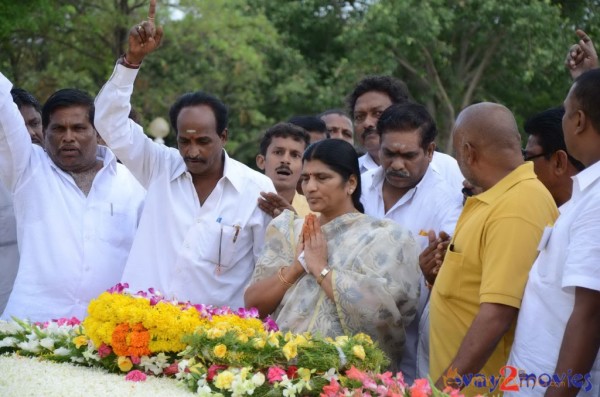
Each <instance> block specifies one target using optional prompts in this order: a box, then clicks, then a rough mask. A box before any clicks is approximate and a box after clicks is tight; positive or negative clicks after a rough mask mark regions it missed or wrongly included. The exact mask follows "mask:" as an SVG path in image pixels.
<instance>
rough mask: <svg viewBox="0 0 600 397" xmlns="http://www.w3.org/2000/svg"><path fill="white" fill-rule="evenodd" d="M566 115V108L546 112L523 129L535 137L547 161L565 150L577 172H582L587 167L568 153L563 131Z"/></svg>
mask: <svg viewBox="0 0 600 397" xmlns="http://www.w3.org/2000/svg"><path fill="white" fill-rule="evenodd" d="M564 115H565V108H564V107H562V106H559V107H555V108H550V109H547V110H544V111H543V112H541V113H538V114H535V115H533V116H532V117H530V118H529V119H527V121H525V124H524V125H523V129H524V130H525V133H526V134H527V135H533V136H535V137H536V138H537V141H538V143H539V145H540V146H541V147H542V152H543V153H544V157H545V158H546V159H549V158H550V157H551V156H552V155H553V154H554V153H556V152H557V151H559V150H564V151H565V153H567V157H568V159H569V161H570V162H571V164H573V166H574V167H575V168H576V169H577V171H581V170H583V169H584V168H585V166H584V165H583V164H581V162H579V161H578V160H577V159H575V158H574V157H573V156H571V155H570V154H569V152H568V151H567V145H566V144H565V135H564V133H563V129H562V118H563V116H564Z"/></svg>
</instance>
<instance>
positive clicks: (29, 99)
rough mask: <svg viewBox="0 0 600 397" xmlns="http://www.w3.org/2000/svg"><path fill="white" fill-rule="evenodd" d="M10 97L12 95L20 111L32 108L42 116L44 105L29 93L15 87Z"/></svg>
mask: <svg viewBox="0 0 600 397" xmlns="http://www.w3.org/2000/svg"><path fill="white" fill-rule="evenodd" d="M10 95H12V98H13V102H14V103H16V104H17V107H18V108H19V109H21V108H22V107H23V106H31V107H33V108H34V109H35V110H36V111H37V112H38V113H39V114H42V105H41V104H40V103H39V101H38V100H37V99H36V98H35V97H34V96H33V95H32V94H31V93H30V92H29V91H25V90H24V89H22V88H16V87H15V88H13V89H12V90H10Z"/></svg>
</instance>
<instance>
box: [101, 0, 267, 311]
mask: <svg viewBox="0 0 600 397" xmlns="http://www.w3.org/2000/svg"><path fill="white" fill-rule="evenodd" d="M155 9H156V1H155V0H152V1H151V2H150V11H149V15H148V19H147V20H146V21H144V22H142V23H141V24H139V25H136V26H134V27H133V28H132V29H131V30H130V32H129V46H128V49H127V53H126V54H125V55H123V56H122V57H121V58H120V59H119V61H118V62H117V65H116V67H115V70H114V72H113V75H112V76H111V78H110V79H109V81H108V82H107V83H106V85H105V86H104V87H103V88H102V90H101V91H100V93H99V94H98V97H97V98H96V109H97V111H96V126H97V128H98V131H99V133H100V135H101V136H102V138H104V140H105V141H106V143H107V144H108V146H109V147H110V148H111V149H112V150H113V151H114V152H115V154H116V155H117V157H118V158H119V159H120V160H121V161H122V162H123V164H125V166H127V167H128V168H129V169H130V170H131V172H132V173H133V174H134V175H135V176H136V177H137V178H138V180H139V181H140V182H141V183H142V185H143V186H144V187H145V188H146V189H147V190H148V195H147V201H146V206H145V207H144V212H143V214H142V220H141V223H140V228H139V230H138V234H137V235H136V238H135V241H134V243H133V247H132V251H131V255H130V257H129V260H128V262H127V265H126V267H125V272H124V274H123V281H124V282H128V283H129V285H130V287H131V288H133V289H136V290H139V289H147V288H150V287H153V288H157V289H159V290H160V291H162V292H163V293H164V294H165V295H166V296H168V297H170V298H171V297H172V298H177V299H178V300H189V301H192V302H195V303H203V304H212V305H228V306H231V307H233V308H238V307H242V306H244V299H243V289H244V287H245V286H246V284H247V283H248V281H249V280H250V276H251V275H252V272H253V270H254V264H255V261H256V258H257V257H258V255H259V254H260V250H261V248H262V245H263V239H264V232H265V228H266V226H267V223H268V222H269V221H270V220H271V217H270V216H268V215H267V214H265V213H263V212H262V211H261V210H260V209H259V208H258V206H257V198H258V197H259V194H260V192H261V191H265V192H274V191H275V188H274V186H273V183H272V182H271V180H270V179H269V178H268V177H266V176H264V175H262V174H260V173H258V172H256V171H253V170H251V169H250V168H248V167H246V166H245V165H243V164H241V163H239V162H238V161H236V160H234V159H232V158H230V157H229V156H228V155H227V153H226V152H225V150H224V149H223V146H224V145H225V143H226V142H227V134H228V131H227V108H226V107H225V105H224V104H223V103H222V102H221V101H220V100H219V99H217V98H216V97H214V96H212V95H210V94H207V93H204V92H202V91H198V92H193V93H187V94H184V95H183V96H181V97H180V98H179V99H178V100H177V101H176V102H175V104H174V105H173V106H172V107H171V110H170V112H169V116H170V120H171V125H172V127H173V128H174V129H175V130H176V131H177V145H178V149H174V148H169V147H166V146H164V145H160V144H156V143H154V142H153V141H152V140H151V139H149V138H148V137H146V135H145V134H144V131H143V129H142V127H141V126H139V125H138V124H136V123H135V122H133V121H132V120H130V119H128V117H127V116H128V114H129V109H130V107H131V105H130V97H131V94H132V92H133V83H134V80H135V78H136V76H137V73H138V71H139V68H140V65H141V63H142V61H143V60H144V58H145V57H146V56H147V55H148V54H150V53H151V52H153V51H154V50H156V48H157V47H158V46H159V44H160V42H161V39H162V36H163V31H162V28H161V27H157V26H155V24H154V15H155Z"/></svg>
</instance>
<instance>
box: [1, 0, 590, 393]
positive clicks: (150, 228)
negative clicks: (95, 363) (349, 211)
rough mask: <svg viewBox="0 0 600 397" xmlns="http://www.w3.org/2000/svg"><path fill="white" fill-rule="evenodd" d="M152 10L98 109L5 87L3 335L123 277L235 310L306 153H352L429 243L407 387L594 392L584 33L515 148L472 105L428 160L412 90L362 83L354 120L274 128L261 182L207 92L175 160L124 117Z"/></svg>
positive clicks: (87, 102)
mask: <svg viewBox="0 0 600 397" xmlns="http://www.w3.org/2000/svg"><path fill="white" fill-rule="evenodd" d="M154 9H155V5H154V2H151V7H150V14H149V18H148V19H147V20H146V21H144V22H142V23H141V24H139V25H136V26H135V27H134V28H132V29H131V31H130V34H129V46H128V50H127V53H126V54H125V55H123V56H122V57H121V58H119V60H118V62H117V65H116V66H115V69H114V72H113V74H112V76H111V77H110V79H109V80H108V82H107V83H106V84H105V86H104V87H103V88H102V89H101V90H100V92H99V93H98V95H97V96H96V98H95V100H94V99H93V98H92V97H91V96H90V95H88V94H87V93H85V92H82V91H80V90H77V89H62V90H59V91H57V92H56V93H54V94H53V95H52V96H50V98H48V99H47V101H46V102H45V103H44V105H43V107H42V106H40V104H39V103H38V102H37V100H36V99H35V98H34V97H33V96H32V95H31V94H29V93H27V92H26V91H23V90H20V89H16V88H12V84H11V83H10V81H9V80H8V79H6V78H5V77H4V76H3V75H1V74H0V181H1V182H2V183H0V211H1V212H0V220H1V223H0V261H1V263H2V265H1V266H0V272H1V277H0V312H2V318H3V319H10V317H11V316H17V317H20V318H28V319H30V320H32V321H46V320H48V319H52V318H59V317H71V316H76V317H80V318H81V317H84V316H85V314H86V307H87V304H88V303H89V301H90V299H92V298H94V297H95V296H97V295H98V294H99V293H101V292H102V291H104V290H106V289H108V288H110V287H111V286H113V285H114V284H116V283H118V282H121V281H123V282H127V283H129V285H130V287H131V289H133V290H136V291H137V290H145V289H148V288H150V287H153V288H156V289H158V290H160V291H162V292H163V293H164V294H165V295H166V296H168V297H173V298H177V299H178V300H181V301H188V300H189V301H192V302H197V303H204V304H212V305H218V306H220V305H226V306H231V307H234V308H237V307H243V306H244V300H243V293H244V288H245V286H246V285H247V284H248V281H249V279H250V277H251V275H252V271H253V268H254V264H255V262H256V260H257V258H258V256H259V255H260V253H261V248H262V246H263V242H264V232H265V229H266V226H267V224H268V223H269V222H270V221H271V219H272V218H273V217H276V216H277V215H279V214H280V213H281V212H282V211H283V210H284V209H292V210H294V211H295V212H296V213H297V214H299V215H300V216H302V215H305V214H307V213H308V212H309V211H310V209H309V208H308V204H307V202H306V199H304V196H303V195H302V192H301V191H300V189H298V180H299V177H300V172H301V169H302V154H303V152H304V150H305V149H306V147H307V146H308V145H309V144H311V143H313V142H316V141H318V140H322V139H343V140H346V141H348V142H351V143H356V144H357V147H358V148H361V149H364V151H365V153H364V155H363V156H362V157H360V159H359V164H360V170H361V173H362V176H361V179H362V181H361V184H362V198H361V201H362V203H363V205H364V208H365V213H366V214H367V215H371V216H373V217H377V218H388V219H391V220H393V221H395V222H397V223H399V224H400V225H402V226H404V227H405V228H407V229H408V230H410V232H411V233H412V235H413V236H414V238H415V239H416V240H417V243H418V244H419V245H420V246H421V250H422V254H421V256H420V258H419V260H420V266H421V269H422V277H421V282H420V284H421V285H420V291H421V293H420V301H419V306H418V313H417V315H416V317H415V319H414V320H413V321H412V323H410V324H407V326H406V345H405V347H404V353H403V355H402V357H392V359H393V360H397V362H398V365H399V367H400V369H401V370H402V372H403V374H404V376H405V379H406V380H407V381H408V382H411V381H412V380H414V379H416V378H422V377H427V376H428V375H429V376H431V378H432V379H433V381H434V382H436V385H437V386H438V387H439V388H442V389H443V388H444V387H445V386H454V387H458V388H463V392H464V393H466V394H467V395H474V394H477V393H481V394H484V393H494V392H496V393H497V392H504V393H506V394H512V393H521V394H519V395H531V396H541V395H544V394H545V396H547V397H554V396H574V395H579V396H598V395H600V394H599V390H600V356H599V354H598V350H599V348H600V265H599V264H598V263H599V259H600V242H599V240H598V238H597V236H598V233H600V181H598V179H600V162H599V160H600V108H599V107H598V103H600V69H598V57H597V54H596V51H595V49H594V46H593V43H592V42H591V40H590V39H589V37H588V36H587V35H586V34H585V33H584V32H581V31H578V32H577V34H578V35H579V37H580V41H579V42H578V43H577V44H575V45H574V46H573V47H572V48H571V49H570V50H569V53H568V59H567V62H566V64H567V67H568V68H569V70H570V71H571V74H572V76H573V78H574V83H573V85H572V87H571V89H570V91H569V93H568V95H567V97H566V99H564V106H560V107H556V108H552V109H548V110H544V111H542V112H540V113H539V114H536V115H534V116H533V117H531V118H530V119H529V120H528V121H527V122H526V123H525V125H524V131H525V133H526V134H527V135H528V140H527V144H526V147H525V149H524V150H522V149H521V147H522V144H521V136H520V133H519V128H518V126H517V123H516V121H515V119H514V116H513V114H512V113H511V111H510V110H509V109H508V108H506V107H505V106H502V105H500V104H494V103H478V104H474V105H471V106H468V107H467V108H465V109H464V110H463V111H462V112H461V113H460V114H459V115H458V117H457V119H456V122H455V126H454V128H453V131H452V140H453V148H454V156H455V158H456V160H455V158H453V157H451V156H449V155H446V154H443V153H441V152H439V151H437V150H436V144H435V139H436V136H437V129H436V124H435V121H434V120H433V118H432V117H431V115H430V114H429V112H428V111H427V109H426V108H425V107H424V106H422V105H420V104H417V103H414V102H413V101H412V100H411V99H410V95H409V93H408V90H407V89H406V86H405V84H404V83H403V82H401V81H399V80H397V79H395V78H393V77H390V76H369V77H366V78H364V79H362V80H361V81H360V82H359V83H358V84H357V85H356V87H355V88H354V90H353V91H352V92H351V93H350V94H349V95H348V98H347V105H348V113H345V112H344V111H342V110H337V109H332V110H327V111H324V112H322V113H321V114H319V115H318V116H295V117H292V118H290V119H289V120H288V121H286V122H281V123H278V124H276V125H274V126H272V127H270V128H268V129H267V130H266V132H265V134H264V136H263V139H262V141H261V143H260V147H259V148H257V152H259V154H258V155H257V157H256V165H257V167H258V168H259V169H260V170H262V171H263V172H264V174H261V173H259V172H257V171H254V170H252V169H250V168H249V167H247V166H246V165H244V164H242V163H240V162H238V161H236V160H235V159H233V158H231V157H229V156H228V154H227V152H226V151H225V149H224V147H225V144H226V142H227V138H228V110H227V107H226V106H225V105H224V104H223V103H222V102H221V101H220V100H219V99H218V98H217V97H215V96H213V95H211V94H208V93H205V92H202V91H197V92H193V93H188V94H184V95H182V96H181V97H180V98H179V99H178V100H177V101H176V102H175V103H174V104H173V106H172V107H171V110H170V113H169V117H170V122H171V126H172V128H173V129H174V130H175V131H176V133H177V146H178V147H177V148H170V147H166V146H164V145H161V144H157V143H155V142H153V141H152V140H151V139H149V138H148V137H147V136H146V135H145V133H144V130H143V128H142V127H141V126H140V125H139V124H138V123H136V122H135V121H134V120H133V119H131V118H130V112H131V105H130V98H131V96H132V94H133V87H134V81H135V79H136V76H137V74H138V72H139V71H140V67H141V65H142V62H143V60H144V58H145V57H146V56H148V54H150V53H152V52H154V51H155V50H156V49H157V48H158V46H159V45H160V42H161V40H162V36H163V32H162V29H161V28H160V27H157V26H155V23H154ZM11 88H12V90H11ZM561 100H563V98H556V101H557V103H558V102H560V101H561ZM99 139H102V141H101V142H102V143H103V144H105V145H106V146H104V145H100V144H99V143H98V142H99ZM354 140H356V142H354ZM117 159H118V161H117ZM463 180H464V183H463ZM17 242H18V250H17ZM511 368H516V369H517V370H519V371H520V372H519V373H517V374H516V378H515V377H514V374H512V375H513V378H510V375H511V373H510V370H511ZM477 374H483V377H484V378H483V379H484V381H483V382H482V380H481V378H480V379H479V383H478V384H476V383H475V381H474V380H475V378H476V375H477ZM544 374H547V375H548V376H549V379H546V378H545V377H543V375H544ZM500 375H501V376H503V377H505V379H514V380H513V382H512V383H510V384H509V385H508V388H504V389H494V388H492V387H493V383H494V382H493V378H494V377H496V378H497V377H498V376H500ZM469 376H470V377H469ZM532 377H533V378H532ZM471 378H472V379H473V382H471V381H470V379H471ZM491 386H492V387H491ZM496 386H497V384H496ZM505 386H506V385H505Z"/></svg>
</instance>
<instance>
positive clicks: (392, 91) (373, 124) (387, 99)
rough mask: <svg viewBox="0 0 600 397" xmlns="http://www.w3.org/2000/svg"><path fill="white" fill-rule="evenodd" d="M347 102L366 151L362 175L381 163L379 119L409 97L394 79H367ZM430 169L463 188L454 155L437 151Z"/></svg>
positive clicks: (358, 86) (457, 187)
mask: <svg viewBox="0 0 600 397" xmlns="http://www.w3.org/2000/svg"><path fill="white" fill-rule="evenodd" d="M346 101H347V105H348V109H349V111H350V116H351V117H352V119H353V120H354V131H355V134H356V137H357V138H358V141H359V143H360V144H361V145H362V146H364V147H365V149H366V150H367V153H365V154H364V155H363V156H361V157H359V159H358V165H359V167H360V172H361V174H362V173H364V172H366V171H368V170H372V169H374V168H377V167H378V166H379V164H380V161H379V135H378V134H377V120H379V117H380V116H381V114H382V113H383V111H384V110H385V109H387V108H388V107H389V106H391V105H393V104H402V103H406V102H409V101H410V94H409V93H408V88H407V87H406V84H404V82H403V81H401V80H398V79H396V78H394V77H392V76H367V77H365V78H364V79H362V80H361V81H360V82H359V83H358V84H357V85H356V88H354V91H352V93H350V95H348V98H347V100H346ZM431 166H432V167H433V169H435V170H436V171H437V172H438V173H439V174H440V175H442V176H443V177H444V179H446V181H447V182H448V183H449V184H450V185H451V186H453V187H454V188H455V189H458V190H461V189H462V183H463V180H464V178H463V176H462V174H461V173H460V169H459V168H458V164H457V163H456V160H455V159H454V158H453V157H452V156H448V155H447V154H444V153H440V152H434V153H433V157H432V161H431Z"/></svg>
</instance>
